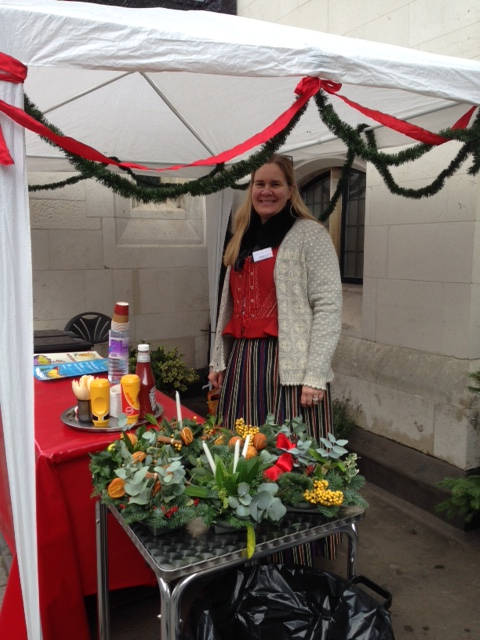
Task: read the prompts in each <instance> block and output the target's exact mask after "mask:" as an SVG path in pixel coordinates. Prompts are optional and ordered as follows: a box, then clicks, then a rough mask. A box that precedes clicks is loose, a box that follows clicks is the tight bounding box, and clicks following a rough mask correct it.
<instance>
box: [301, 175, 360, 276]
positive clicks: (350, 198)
mask: <svg viewBox="0 0 480 640" xmlns="http://www.w3.org/2000/svg"><path fill="white" fill-rule="evenodd" d="M339 175H340V170H339V169H337V168H332V169H329V170H328V171H326V172H324V173H321V174H320V175H318V176H316V177H315V178H314V179H313V180H310V181H309V182H308V183H307V184H305V185H304V186H303V187H302V188H301V190H300V191H301V194H302V197H303V199H304V201H305V203H306V204H307V206H308V208H309V209H310V211H311V212H312V213H313V215H314V216H316V217H317V218H319V217H320V215H321V214H322V212H323V211H325V209H326V208H327V205H328V203H329V201H330V197H331V195H333V193H334V191H335V188H336V185H337V182H338V178H339ZM364 224H365V174H364V173H363V172H362V171H357V170H356V169H351V171H350V174H349V177H348V181H347V184H346V185H345V188H344V190H343V193H342V197H341V202H339V203H338V205H337V207H336V210H335V211H334V212H333V213H332V215H331V216H330V218H329V219H328V220H327V222H326V224H325V226H326V227H327V228H328V229H329V231H330V235H331V236H332V240H333V243H334V245H335V248H336V250H337V253H338V258H339V263H340V273H341V275H342V281H343V282H352V283H358V284H361V283H362V282H363V239H364Z"/></svg>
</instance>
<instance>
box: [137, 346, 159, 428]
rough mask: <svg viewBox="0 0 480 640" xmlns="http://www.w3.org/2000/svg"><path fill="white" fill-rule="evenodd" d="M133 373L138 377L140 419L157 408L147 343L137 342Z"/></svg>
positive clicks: (153, 412)
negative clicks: (135, 364) (135, 362)
mask: <svg viewBox="0 0 480 640" xmlns="http://www.w3.org/2000/svg"><path fill="white" fill-rule="evenodd" d="M135 373H136V374H137V376H139V378H140V393H139V401H140V420H143V419H144V418H145V414H146V413H151V414H153V415H155V409H156V408H157V399H156V391H157V390H156V388H155V378H154V376H153V371H152V365H151V362H150V345H149V344H139V345H138V347H137V366H136V368H135Z"/></svg>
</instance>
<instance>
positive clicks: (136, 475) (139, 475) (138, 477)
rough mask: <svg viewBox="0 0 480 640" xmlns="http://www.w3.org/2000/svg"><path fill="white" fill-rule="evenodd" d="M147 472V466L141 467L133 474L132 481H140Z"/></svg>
mask: <svg viewBox="0 0 480 640" xmlns="http://www.w3.org/2000/svg"><path fill="white" fill-rule="evenodd" d="M147 472H148V467H142V468H141V469H139V470H138V471H136V472H135V473H134V474H133V482H142V481H143V480H144V479H145V475H146V473H147Z"/></svg>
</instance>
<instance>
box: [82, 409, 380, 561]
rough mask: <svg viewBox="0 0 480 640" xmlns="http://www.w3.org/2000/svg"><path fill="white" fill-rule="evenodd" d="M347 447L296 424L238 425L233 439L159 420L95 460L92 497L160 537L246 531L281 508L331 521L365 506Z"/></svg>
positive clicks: (193, 424)
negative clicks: (187, 531) (223, 528)
mask: <svg viewBox="0 0 480 640" xmlns="http://www.w3.org/2000/svg"><path fill="white" fill-rule="evenodd" d="M347 444H348V442H347V440H344V439H342V440H336V439H335V437H334V436H333V435H331V434H329V435H328V437H326V438H320V440H319V441H316V440H314V439H313V438H312V437H311V436H309V434H308V432H307V427H306V425H305V424H304V423H303V422H302V421H301V420H300V419H298V418H296V419H294V420H291V421H289V422H286V423H285V424H283V425H277V424H275V423H274V421H273V418H272V417H269V418H268V419H267V422H266V424H264V425H263V426H261V427H257V426H251V425H247V424H245V422H244V420H242V419H240V420H237V423H236V433H235V434H232V432H231V431H229V430H227V429H224V428H222V427H221V426H220V425H218V424H215V419H214V417H210V418H209V419H208V420H207V421H206V422H203V423H201V422H200V421H198V420H196V419H194V420H183V421H182V422H181V423H178V422H177V421H176V420H172V421H170V422H169V421H167V420H162V421H161V422H160V423H158V422H157V420H156V419H155V418H153V416H149V424H148V425H146V426H145V425H143V426H141V427H139V428H138V429H137V430H136V431H133V430H132V431H123V432H121V434H120V437H119V438H118V439H117V440H115V441H114V442H112V443H111V444H110V445H109V446H108V447H107V448H106V449H105V450H104V451H101V452H99V453H95V454H91V462H90V469H91V472H92V478H93V485H94V495H96V496H99V497H100V499H101V500H102V501H103V502H104V503H106V504H108V505H113V506H115V507H116V508H117V509H118V510H119V511H120V512H121V514H122V516H123V518H124V519H125V521H126V522H127V523H132V522H142V523H144V524H146V525H147V526H149V527H152V528H153V529H154V530H155V531H157V532H162V531H165V530H168V529H176V528H178V527H181V526H184V525H187V527H189V528H190V527H191V528H192V531H193V529H195V530H196V531H198V528H199V524H200V525H201V526H200V528H202V527H203V530H205V529H206V528H208V527H210V526H211V525H212V524H218V523H222V524H223V525H228V526H229V527H234V528H242V527H243V528H246V529H247V549H248V552H249V554H252V553H253V550H254V548H255V534H254V527H255V526H256V525H258V524H259V523H261V522H263V521H268V520H269V521H273V522H278V521H279V520H281V519H282V518H283V516H284V515H285V514H286V513H287V509H289V508H290V509H291V508H295V509H298V508H301V509H309V510H311V511H312V512H314V513H318V514H319V515H320V516H322V517H324V518H327V519H328V518H334V517H335V516H337V515H338V514H339V512H340V510H341V509H344V508H345V507H349V506H352V505H358V506H361V507H366V506H367V504H366V502H365V500H364V499H363V498H362V496H361V495H360V493H359V490H360V489H361V487H362V485H363V484H364V478H363V477H362V476H361V475H360V474H359V470H358V466H357V455H356V454H355V453H352V452H349V451H348V450H347V449H346V448H345V447H346V445H347Z"/></svg>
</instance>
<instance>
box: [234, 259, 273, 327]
mask: <svg viewBox="0 0 480 640" xmlns="http://www.w3.org/2000/svg"><path fill="white" fill-rule="evenodd" d="M277 252H278V247H276V248H274V249H273V257H272V258H267V259H266V260H260V261H259V262H253V260H252V258H251V256H249V257H248V258H247V259H246V260H245V262H244V263H243V267H242V269H241V270H240V271H235V270H234V269H232V270H231V272H230V292H231V294H232V298H233V314H232V317H231V319H230V322H229V323H228V324H227V326H226V327H225V329H224V330H223V335H231V336H233V337H234V338H265V337H268V336H278V321H277V296H276V292H275V281H274V279H273V269H274V267H275V259H276V257H277Z"/></svg>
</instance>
